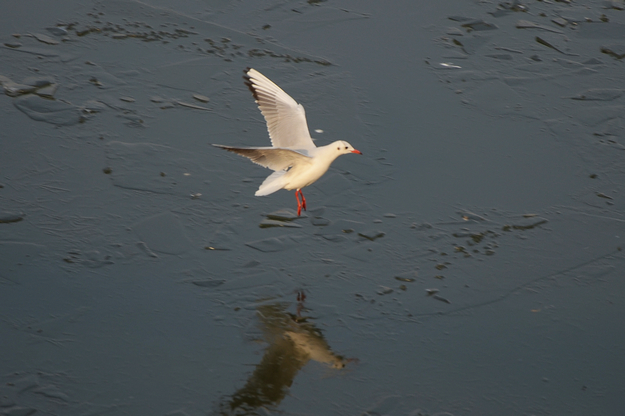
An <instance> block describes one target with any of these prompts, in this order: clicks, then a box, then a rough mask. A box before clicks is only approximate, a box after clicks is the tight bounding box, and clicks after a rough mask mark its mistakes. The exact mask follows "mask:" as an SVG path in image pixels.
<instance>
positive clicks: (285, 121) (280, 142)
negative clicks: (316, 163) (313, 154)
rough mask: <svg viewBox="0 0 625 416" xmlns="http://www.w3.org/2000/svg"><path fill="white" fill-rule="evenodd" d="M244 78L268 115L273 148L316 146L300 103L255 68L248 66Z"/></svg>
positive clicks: (310, 147) (261, 109)
mask: <svg viewBox="0 0 625 416" xmlns="http://www.w3.org/2000/svg"><path fill="white" fill-rule="evenodd" d="M243 78H244V79H245V85H247V86H248V87H249V89H250V91H252V94H254V99H256V103H257V104H258V108H259V109H260V112H261V113H262V114H263V116H264V117H265V121H266V122H267V130H268V131H269V137H271V144H272V145H273V147H280V148H287V149H296V150H297V149H299V150H311V149H314V148H315V147H316V146H315V144H314V143H313V141H312V138H311V137H310V132H309V131H308V124H307V123H306V112H305V111H304V107H303V106H302V105H301V104H298V103H297V102H296V101H295V100H294V99H293V98H291V97H290V96H289V95H288V94H287V93H286V92H284V91H282V89H281V88H280V87H278V86H277V85H276V84H274V83H273V82H271V81H270V80H269V79H268V78H267V77H265V76H264V75H263V74H261V73H260V72H258V71H257V70H255V69H253V68H248V69H246V70H245V76H244V77H243Z"/></svg>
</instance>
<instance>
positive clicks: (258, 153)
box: [213, 144, 312, 171]
mask: <svg viewBox="0 0 625 416" xmlns="http://www.w3.org/2000/svg"><path fill="white" fill-rule="evenodd" d="M213 146H215V147H219V148H221V149H224V150H227V151H229V152H233V153H236V154H238V155H241V156H245V157H246V158H248V159H250V160H251V161H252V162H254V163H256V164H259V165H261V166H264V167H266V168H269V169H271V170H275V171H279V170H287V169H289V168H290V167H293V166H295V165H300V164H311V163H312V159H311V158H310V157H309V156H306V155H303V154H301V153H299V152H296V151H294V150H291V149H279V148H275V147H230V146H222V145H220V144H214V145H213Z"/></svg>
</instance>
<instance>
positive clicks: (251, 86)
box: [243, 66, 258, 101]
mask: <svg viewBox="0 0 625 416" xmlns="http://www.w3.org/2000/svg"><path fill="white" fill-rule="evenodd" d="M250 69H252V68H250V67H249V66H248V67H247V68H245V70H244V71H243V72H244V73H245V75H243V79H244V80H245V85H247V88H249V90H250V91H251V92H252V95H253V96H254V99H255V100H256V101H258V95H257V94H256V90H255V89H254V84H253V83H252V78H250V76H249V75H248V72H250Z"/></svg>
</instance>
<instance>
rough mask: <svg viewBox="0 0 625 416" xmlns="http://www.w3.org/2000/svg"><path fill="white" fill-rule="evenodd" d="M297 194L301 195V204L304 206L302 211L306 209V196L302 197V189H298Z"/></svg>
mask: <svg viewBox="0 0 625 416" xmlns="http://www.w3.org/2000/svg"><path fill="white" fill-rule="evenodd" d="M299 194H300V195H301V196H302V206H303V207H304V211H306V198H304V193H303V192H302V190H301V189H300V190H299Z"/></svg>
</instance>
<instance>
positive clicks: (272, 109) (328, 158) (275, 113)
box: [213, 68, 362, 217]
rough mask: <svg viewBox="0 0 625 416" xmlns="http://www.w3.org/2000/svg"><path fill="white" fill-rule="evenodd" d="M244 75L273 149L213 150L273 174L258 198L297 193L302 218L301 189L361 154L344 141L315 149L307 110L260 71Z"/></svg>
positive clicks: (249, 71) (262, 185)
mask: <svg viewBox="0 0 625 416" xmlns="http://www.w3.org/2000/svg"><path fill="white" fill-rule="evenodd" d="M244 72H245V76H243V79H245V85H247V86H248V87H249V89H250V91H252V94H253V95H254V99H255V100H256V104H258V108H259V109H260V112H261V113H262V115H263V116H264V117H265V121H266V122H267V130H268V131H269V137H270V138H271V147H231V146H223V145H220V144H213V146H215V147H219V148H221V149H224V150H227V151H229V152H233V153H236V154H239V155H241V156H245V157H247V158H248V159H250V160H251V161H252V162H254V163H257V164H259V165H261V166H264V167H266V168H269V169H271V170H273V171H274V173H272V174H271V175H269V176H268V177H267V179H265V180H264V181H263V183H262V184H261V185H260V187H259V188H258V191H256V194H255V195H256V196H265V195H269V194H272V193H274V192H276V191H278V190H280V189H286V190H287V191H291V190H293V189H295V198H296V199H297V216H298V217H299V216H300V215H301V213H302V208H304V211H306V199H305V198H304V194H303V192H302V188H303V187H305V186H308V185H311V184H313V183H314V182H315V181H317V179H319V178H321V177H322V176H323V174H324V173H326V172H327V170H328V168H329V167H330V165H331V164H332V162H334V160H335V159H336V158H337V157H339V156H341V155H345V154H347V153H356V154H359V155H362V152H360V151H359V150H356V149H354V148H353V147H352V145H351V144H349V143H347V142H346V141H343V140H337V141H335V142H334V143H331V144H328V145H326V146H321V147H317V146H315V144H314V143H313V140H312V138H311V137H310V132H309V131H308V124H307V123H306V112H305V111H304V107H303V106H302V105H301V104H298V103H297V101H295V100H294V99H293V98H291V97H290V96H289V95H288V94H287V93H286V92H284V91H283V90H282V89H281V88H280V87H278V86H277V85H276V84H274V83H273V82H272V81H270V80H269V78H267V77H265V76H264V75H263V74H261V73H260V72H258V71H257V70H255V69H253V68H247V69H246V70H245V71H244ZM300 197H301V200H300Z"/></svg>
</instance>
